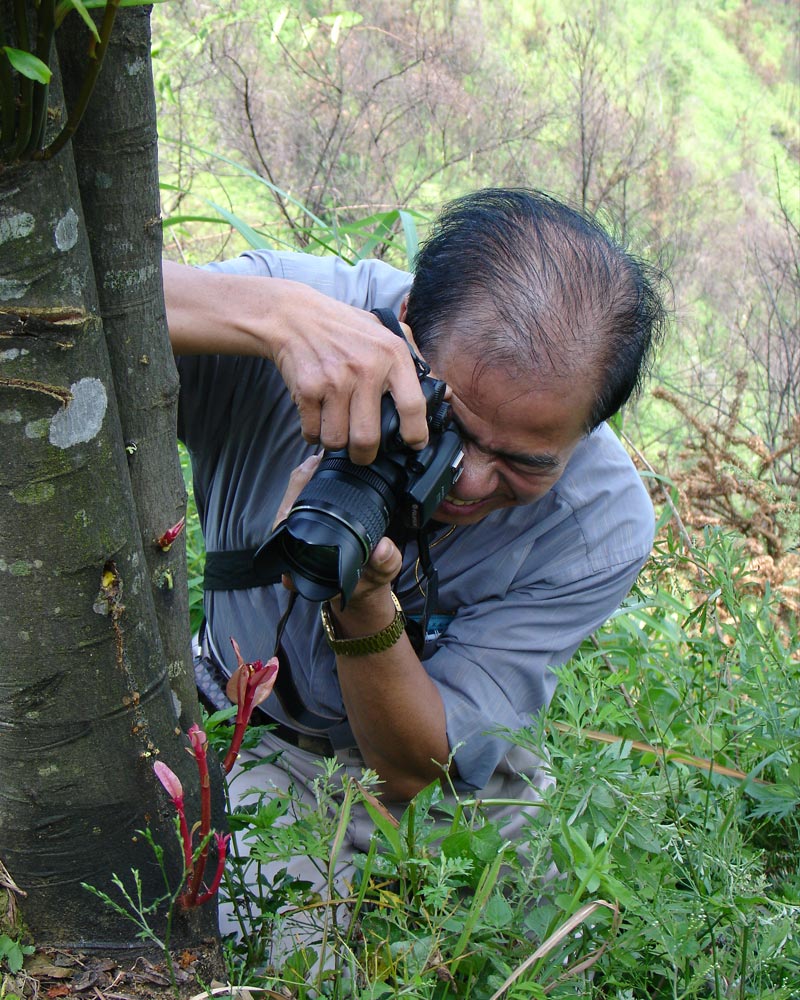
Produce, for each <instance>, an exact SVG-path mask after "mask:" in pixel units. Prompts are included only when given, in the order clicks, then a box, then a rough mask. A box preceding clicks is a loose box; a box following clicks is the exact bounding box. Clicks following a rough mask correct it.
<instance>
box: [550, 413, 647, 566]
mask: <svg viewBox="0 0 800 1000" xmlns="http://www.w3.org/2000/svg"><path fill="white" fill-rule="evenodd" d="M554 491H555V493H556V494H557V496H558V498H559V500H560V501H561V502H562V503H564V504H566V505H567V506H568V507H569V509H570V511H571V513H572V515H573V517H574V519H575V522H576V523H577V525H578V526H579V528H580V531H581V533H582V535H583V538H584V541H585V544H586V549H587V554H588V557H589V559H590V561H591V562H592V563H595V564H596V565H598V566H600V565H606V566H607V565H610V564H614V563H617V562H625V561H634V560H636V559H640V558H644V557H646V555H647V553H649V551H650V549H651V548H652V544H653V535H654V530H655V518H654V514H653V504H652V502H651V500H650V497H649V495H648V492H647V490H646V489H645V486H644V483H643V482H642V478H641V476H640V474H639V472H638V470H637V469H636V467H635V466H634V464H633V461H632V460H631V457H630V455H629V454H628V452H627V451H626V450H625V448H624V446H623V445H622V443H621V441H620V440H619V439H618V438H617V436H616V435H615V434H614V432H613V431H612V430H611V428H610V427H609V426H608V425H607V424H602V425H601V426H600V427H598V428H597V429H596V430H594V431H593V432H592V433H591V434H590V435H588V436H587V437H586V438H585V439H584V440H583V441H582V442H581V443H580V445H579V446H578V447H577V448H576V450H575V452H574V453H573V455H572V457H571V459H570V461H569V464H568V466H567V469H566V471H565V473H564V475H563V476H562V477H561V479H560V480H559V481H558V483H556V485H555V487H554Z"/></svg>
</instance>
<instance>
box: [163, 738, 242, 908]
mask: <svg viewBox="0 0 800 1000" xmlns="http://www.w3.org/2000/svg"><path fill="white" fill-rule="evenodd" d="M188 737H189V743H190V744H191V746H190V747H187V748H186V749H187V750H188V752H189V753H190V754H191V756H192V757H194V759H195V762H196V763H197V772H198V774H199V777H200V824H199V827H200V829H199V834H200V851H199V854H198V856H197V858H196V859H195V857H194V851H193V850H192V832H191V831H190V830H189V824H188V821H187V819H186V809H185V806H184V800H183V786H182V785H181V782H180V779H179V778H178V776H177V774H175V772H174V771H173V770H172V769H171V768H169V767H168V766H167V765H166V764H165V763H163V761H160V760H159V761H156V762H155V764H153V770H154V771H155V775H156V777H157V778H158V780H159V781H160V782H161V784H162V785H163V786H164V789H165V790H166V793H167V795H169V797H170V799H171V800H172V804H173V806H174V807H175V811H176V812H177V814H178V820H179V825H180V837H181V843H182V845H183V861H184V869H185V877H186V888H185V890H184V891H183V893H181V896H180V904H181V906H182V907H183V909H185V910H189V909H192V908H193V907H195V906H202V905H203V903H207V902H208V900H209V899H211V898H212V896H214V895H215V894H216V892H217V891H218V889H219V886H220V882H221V881H222V874H223V871H224V869H225V859H226V857H227V855H228V845H229V844H230V839H231V837H230V834H228V833H226V834H225V835H224V836H223V835H222V834H219V833H214V835H213V836H214V841H215V843H216V850H217V867H216V871H215V872H214V877H213V879H212V880H211V884H210V885H209V886H204V885H203V872H204V871H205V867H206V861H207V859H208V848H209V844H210V841H211V836H212V835H211V779H210V776H209V773H208V759H207V756H206V751H207V745H208V737H207V736H206V734H205V732H204V731H203V730H202V729H201V728H200V727H199V726H198V725H193V726H192V727H191V729H190V730H189V732H188ZM201 888H202V889H203V890H204V891H203V892H200V890H201Z"/></svg>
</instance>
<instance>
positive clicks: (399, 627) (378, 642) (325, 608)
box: [319, 591, 406, 656]
mask: <svg viewBox="0 0 800 1000" xmlns="http://www.w3.org/2000/svg"><path fill="white" fill-rule="evenodd" d="M392 603H393V604H394V608H395V615H394V618H393V619H392V621H391V622H390V623H389V624H388V625H387V626H386V628H382V629H381V630H380V632H373V633H372V635H362V636H359V637H358V638H356V639H340V638H339V637H338V636H337V635H336V626H335V624H334V621H333V615H332V614H331V606H330V603H329V602H328V601H325V603H324V604H321V605H320V608H319V617H320V621H321V622H322V630H323V632H324V633H325V638H326V639H327V641H328V645H329V646H330V647H331V649H332V650H333V651H334V653H335V654H336V655H337V656H367V655H368V654H369V653H383V652H385V650H387V649H391V648H392V646H394V645H395V643H396V642H397V641H398V639H399V638H400V636H401V635H402V634H403V632H404V630H405V627H406V616H405V615H404V614H403V608H402V607H401V605H400V601H399V600H398V599H397V595H396V594H395V593H394V591H392Z"/></svg>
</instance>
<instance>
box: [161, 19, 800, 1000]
mask: <svg viewBox="0 0 800 1000" xmlns="http://www.w3.org/2000/svg"><path fill="white" fill-rule="evenodd" d="M154 17H155V20H154V37H155V41H156V49H155V71H156V84H157V92H158V95H159V100H160V108H159V115H160V127H161V132H162V142H161V150H162V159H163V162H162V180H163V183H164V215H165V225H166V227H167V229H166V233H167V246H168V252H169V253H170V255H172V256H174V257H175V258H176V259H180V260H185V261H189V262H200V261H204V260H208V259H211V258H213V257H215V256H218V255H230V254H233V253H236V252H238V251H240V250H241V249H243V248H245V247H246V246H248V245H255V246H259V245H270V246H276V247H284V246H285V247H301V248H305V249H309V250H312V251H314V250H316V249H318V248H330V249H334V250H336V251H337V252H339V253H341V254H342V255H343V256H345V257H347V258H348V259H356V258H358V257H360V256H364V255H380V256H384V257H386V258H387V259H389V260H391V261H393V262H394V263H397V264H399V265H401V266H403V265H405V264H407V262H408V259H409V255H411V254H413V249H414V246H415V241H416V239H417V238H418V236H420V235H423V236H424V232H425V228H426V225H427V222H428V220H429V219H430V218H431V217H432V216H433V214H435V211H436V209H437V208H438V207H439V205H440V204H441V203H442V202H443V201H444V200H447V199H448V198H449V197H451V196H455V195H458V194H460V193H462V192H464V191H466V190H469V189H473V188H476V187H479V186H482V185H486V184H502V185H515V184H523V185H531V186H536V187H541V188H544V189H546V190H549V191H551V192H553V193H555V194H557V195H560V196H562V197H565V198H567V199H569V200H571V201H573V202H575V203H577V204H579V205H582V206H584V207H585V208H587V209H588V210H589V211H591V212H593V213H596V214H598V215H600V216H601V217H602V218H603V219H605V220H607V221H609V223H610V224H611V225H612V226H613V227H614V228H615V229H616V231H617V232H618V233H619V234H620V235H621V236H622V237H623V238H625V239H627V240H629V241H630V242H631V244H632V245H633V246H634V247H635V248H637V249H638V251H639V252H640V253H642V254H644V255H645V256H648V257H650V258H652V259H656V260H658V261H660V262H662V263H663V264H664V265H665V266H666V267H667V270H668V271H669V273H670V275H671V278H672V281H673V285H674V315H675V324H674V330H673V334H672V337H671V340H670V342H669V344H668V347H667V349H666V350H665V352H664V355H663V357H662V359H661V361H660V364H659V368H658V371H657V373H656V378H655V391H654V392H653V393H651V394H650V395H649V397H648V398H647V399H646V400H645V401H643V402H641V403H640V404H638V405H637V406H635V407H632V408H630V409H629V410H628V412H626V413H625V414H624V415H623V417H622V419H621V420H620V422H619V430H620V433H622V434H624V435H625V438H626V440H627V441H628V443H629V445H630V447H631V451H632V453H633V454H634V456H635V458H636V461H637V462H638V463H639V464H640V467H641V469H642V473H643V475H644V476H645V477H646V478H647V481H648V483H649V484H650V485H651V487H652V491H653V496H654V499H655V501H656V505H657V510H658V514H659V517H660V528H661V533H660V537H659V543H658V546H657V549H656V551H655V553H654V556H653V559H652V560H651V562H650V563H649V565H648V567H647V568H646V570H645V572H644V573H643V575H642V578H641V580H640V582H639V585H638V587H637V590H636V592H635V593H634V595H633V596H632V598H631V600H630V601H629V602H628V604H627V605H626V606H625V608H623V609H622V610H621V611H620V613H619V614H618V615H617V616H616V617H615V618H614V619H613V620H612V621H611V622H610V623H609V624H608V625H607V626H606V627H605V628H604V629H603V630H602V632H601V633H600V634H598V636H596V637H595V638H594V639H593V640H592V641H590V642H588V643H587V644H586V646H585V648H584V649H582V650H581V652H580V653H579V654H578V655H577V656H576V657H575V658H574V660H573V661H572V662H571V663H570V664H569V665H568V666H567V667H566V668H565V669H564V670H563V671H562V678H561V684H560V686H559V692H558V695H557V697H556V700H555V701H554V703H553V705H552V707H551V709H550V711H549V712H548V713H547V715H546V717H545V718H543V719H541V720H538V724H537V726H536V728H534V729H532V730H531V732H530V733H529V734H528V735H527V736H525V737H520V738H524V739H525V740H527V741H528V742H529V743H530V744H531V745H532V746H534V747H539V748H540V749H541V750H542V751H544V749H545V748H546V750H547V753H548V754H549V759H550V766H551V768H552V771H553V774H554V776H555V777H556V778H557V782H556V785H555V787H554V789H553V791H552V792H551V793H550V794H549V796H548V798H547V800H546V803H545V808H543V809H542V810H541V811H540V813H539V816H538V817H537V819H536V820H535V821H534V822H532V823H531V827H530V833H529V837H530V855H531V856H532V857H533V858H534V863H533V864H531V865H521V864H520V863H519V862H518V861H517V860H516V854H515V852H514V850H513V849H512V848H510V847H509V846H508V845H504V844H503V843H502V842H500V841H499V839H498V833H497V831H496V830H495V829H494V828H493V827H492V824H491V823H490V822H488V821H487V820H486V819H485V817H484V816H483V815H482V813H481V811H480V809H478V808H477V807H476V806H475V804H470V803H465V804H464V805H463V807H462V808H460V809H459V810H457V812H456V814H454V815H453V816H452V817H451V819H450V821H449V824H448V825H446V826H445V827H442V826H441V824H440V823H438V822H434V820H433V819H432V813H430V806H431V801H432V798H433V797H434V795H435V793H434V792H433V791H431V792H430V793H429V794H428V795H427V796H421V797H420V800H419V801H418V802H417V803H415V805H414V807H413V808H412V809H411V810H410V811H409V813H408V814H407V815H406V817H404V819H403V821H402V822H401V824H400V825H399V827H398V826H396V825H395V824H393V823H391V822H390V821H389V820H388V819H387V818H386V817H385V816H382V814H381V813H380V812H379V811H378V810H377V808H376V807H375V806H373V807H372V808H373V810H374V814H375V820H376V844H377V843H378V842H380V843H381V850H380V851H378V850H377V847H376V851H375V852H370V854H369V856H367V857H365V858H364V859H363V861H362V868H363V879H362V882H361V886H362V888H361V890H360V891H358V892H357V893H356V896H355V897H354V899H353V900H351V905H353V906H354V907H355V909H356V913H357V919H356V920H355V921H354V922H353V923H351V924H350V925H348V926H338V925H337V923H336V921H335V919H333V917H332V914H333V913H334V912H335V911H333V909H332V908H330V907H325V908H321V909H320V911H319V914H320V915H319V919H320V926H321V927H323V928H324V933H325V937H324V941H323V945H322V950H323V952H325V956H327V958H328V964H327V966H325V963H324V962H323V967H325V968H327V970H328V971H322V972H321V971H320V966H319V964H318V962H317V960H318V958H319V954H318V953H315V954H308V953H307V952H306V951H304V950H303V949H302V948H298V949H297V951H296V952H295V953H293V954H292V955H291V956H289V957H288V958H286V957H285V956H284V957H283V958H282V959H281V961H280V962H278V961H277V960H276V959H275V956H273V955H272V953H271V951H270V942H271V934H272V931H273V927H274V924H275V923H276V922H277V923H278V924H279V923H280V918H279V917H277V916H276V913H277V910H278V908H279V905H280V904H284V905H290V906H296V905H300V904H298V899H299V897H298V887H297V886H293V885H292V884H291V882H290V881H287V880H286V879H282V877H281V876H280V874H278V875H277V876H276V875H274V867H275V866H274V865H273V866H272V867H271V868H268V867H267V866H266V863H267V862H270V861H271V862H274V861H275V860H276V859H277V860H280V858H281V857H284V856H286V857H288V856H289V855H290V854H291V853H292V852H293V851H297V850H303V851H304V852H305V853H309V854H311V855H312V856H315V857H318V858H319V863H320V865H322V866H325V867H326V870H327V866H329V865H332V863H333V862H334V861H335V844H336V833H337V829H338V823H339V822H340V820H341V817H342V815H344V813H343V811H342V810H343V809H344V806H347V807H349V806H350V805H351V804H352V802H353V801H354V800H355V799H356V798H359V797H362V796H363V795H364V794H365V793H364V792H363V791H362V790H359V789H347V790H346V792H345V798H344V805H343V804H342V801H341V800H340V799H337V798H335V795H334V792H333V790H332V789H333V787H334V785H335V782H334V781H333V779H331V782H330V783H326V782H324V781H321V783H320V791H319V807H318V809H317V810H316V811H313V810H312V811H311V812H310V813H308V812H305V813H303V812H301V813H300V814H299V816H298V821H297V822H296V823H295V824H292V825H290V826H289V827H280V828H279V827H276V826H275V819H276V815H275V810H274V808H272V809H269V808H266V807H265V808H262V809H260V810H259V809H256V808H254V810H253V813H252V814H251V815H250V816H247V817H244V816H243V817H240V818H239V820H238V821H237V822H239V823H241V824H242V825H244V826H245V827H247V829H248V830H249V831H250V834H249V835H250V837H251V838H252V840H253V842H254V843H256V844H257V845H260V847H259V848H258V850H257V853H258V852H259V851H260V855H261V857H262V859H263V861H264V863H265V867H264V868H263V870H262V871H261V874H260V877H259V879H256V881H255V882H252V881H251V883H250V884H251V886H252V885H255V886H256V887H257V895H256V896H253V895H252V894H248V893H252V891H253V890H252V889H250V890H245V889H244V887H243V886H241V885H239V886H237V885H236V884H235V883H236V880H237V878H238V877H239V876H240V875H241V871H240V869H241V868H242V867H243V866H244V862H242V863H241V864H240V865H239V866H238V867H236V866H234V868H233V876H232V877H233V879H234V884H232V885H231V889H230V891H231V893H232V895H234V896H238V898H239V899H240V905H241V906H242V907H243V909H242V911H241V912H242V920H243V921H245V926H246V927H247V929H248V937H247V939H246V941H245V944H244V945H242V946H239V947H238V948H233V947H232V948H231V962H232V968H233V969H234V970H236V971H235V972H234V973H232V974H233V975H236V976H238V977H239V978H240V979H241V980H242V981H250V982H255V983H257V984H260V985H273V986H275V987H278V986H280V987H281V988H282V989H283V990H285V991H288V993H289V994H291V995H300V996H305V995H319V994H320V993H322V994H326V995H337V996H345V995H361V996H375V997H378V996H390V995H408V996H415V997H416V996H420V997H447V996H455V995H458V996H470V997H487V998H489V997H499V996H501V995H508V996H519V997H522V996H526V997H541V996H545V995H547V996H563V997H568V996H570V997H571V996H578V995H581V996H593V997H618V998H634V997H635V998H640V997H641V998H645V997H648V998H649V997H657V998H661V997H664V998H667V997H669V998H678V997H681V998H683V997H686V998H689V997H715V998H722V997H775V998H779V997H784V998H790V997H796V996H798V995H800V944H798V940H797V932H796V929H795V927H796V921H797V915H798V908H799V907H800V871H798V857H800V830H798V808H797V807H798V802H799V801H800V694H799V693H798V692H800V684H799V683H798V682H800V658H799V654H798V641H797V612H798V594H799V593H800V592H799V591H798V576H800V570H799V564H800V551H798V523H799V522H798V509H797V495H798V489H799V488H800V480H799V478H798V477H799V476H800V416H798V414H799V413H800V334H799V333H798V308H799V306H798V303H800V295H799V294H798V293H799V292H800V272H799V271H798V239H797V237H798V230H797V226H798V221H799V220H800V205H799V204H798V161H799V159H800V124H798V123H799V122H800V114H799V111H800V108H799V107H798V86H797V82H798V80H797V78H798V64H799V59H798V30H797V28H798V25H797V18H798V14H797V10H796V7H795V6H794V5H793V4H790V3H780V2H755V0H753V2H744V0H727V2H726V0H696V2H688V0H651V2H646V3H633V2H622V0H619V2H609V3H594V4H591V5H587V4H585V3H580V4H579V3H572V2H564V3H556V2H544V0H543V2H536V3H534V2H531V0H505V2H502V3H501V2H493V3H491V4H490V3H488V2H480V0H415V2H410V3H407V4H389V3H385V2H382V0H364V2H359V3H357V4H351V5H350V9H346V8H345V7H343V6H342V5H337V4H334V3H332V2H328V0H319V2H313V0H298V2H295V3H291V4H290V3H284V2H280V0H226V2H219V3H216V2H215V3H211V2H206V3H203V2H193V3H188V2H186V3H180V2H173V3H170V4H165V5H163V6H161V7H158V8H156V13H155V15H154ZM195 532H196V528H195ZM331 804H333V811H332V812H329V811H328V809H327V807H328V806H331ZM295 807H296V804H295V805H294V806H292V808H295ZM286 808H287V809H288V808H289V805H288V804H286ZM298 808H299V807H298ZM551 854H552V857H551ZM551 860H554V861H555V862H556V864H557V866H558V868H559V870H560V872H561V873H562V874H561V876H560V878H559V879H558V880H557V881H556V882H555V883H553V884H552V888H551V889H550V890H549V891H548V893H547V898H546V901H545V902H544V903H541V901H540V896H541V893H542V885H543V878H544V876H545V873H546V871H547V870H548V866H549V864H550V861H551ZM280 870H281V869H280V866H279V867H278V871H279V873H280ZM268 872H269V873H271V874H269V875H268ZM535 902H536V903H538V904H539V905H534V903H535ZM303 905H307V904H303ZM254 914H255V917H254ZM325 956H323V957H325ZM534 956H535V957H534ZM265 977H266V978H265ZM309 981H312V982H313V986H311V987H310V986H309V985H308V983H309Z"/></svg>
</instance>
